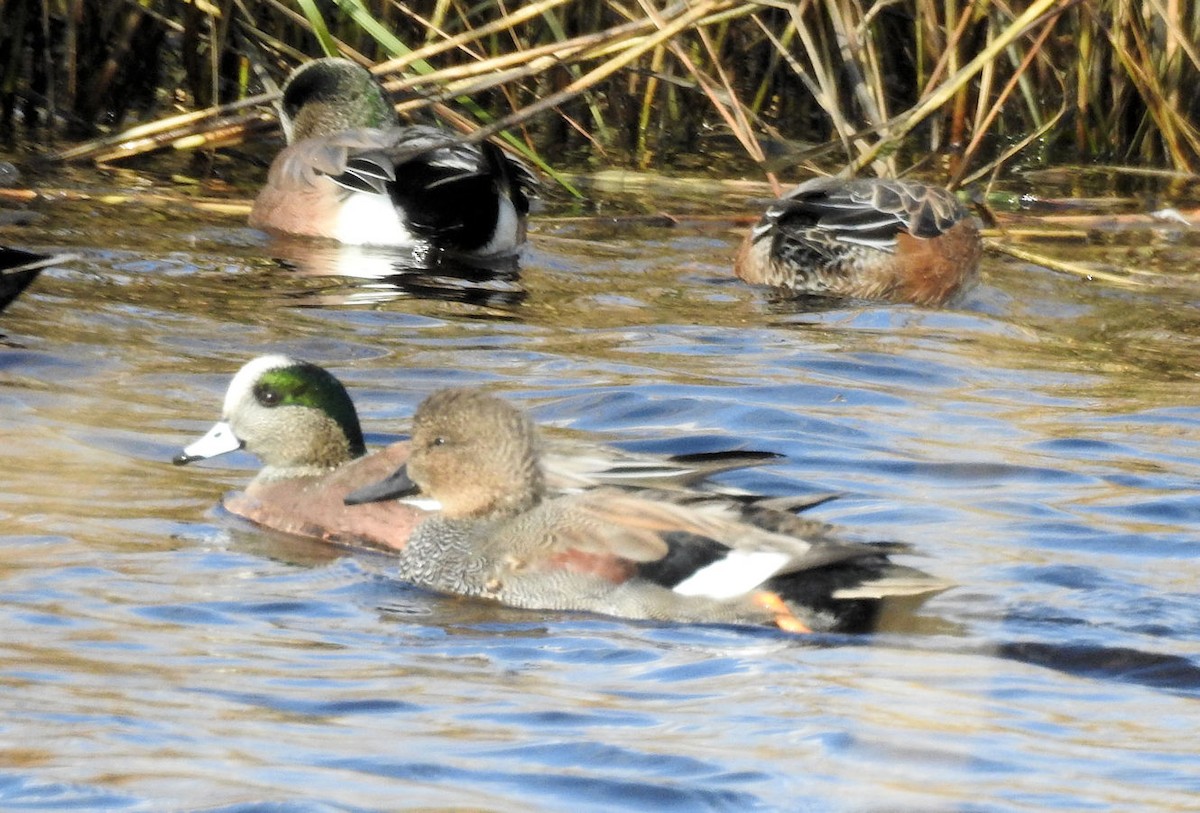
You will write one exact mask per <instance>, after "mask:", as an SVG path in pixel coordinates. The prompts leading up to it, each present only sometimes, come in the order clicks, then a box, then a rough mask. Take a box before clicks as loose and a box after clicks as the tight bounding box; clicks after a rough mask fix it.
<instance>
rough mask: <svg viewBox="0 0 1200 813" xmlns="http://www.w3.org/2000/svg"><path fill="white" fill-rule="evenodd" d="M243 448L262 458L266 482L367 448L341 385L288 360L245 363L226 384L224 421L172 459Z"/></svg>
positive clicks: (319, 468)
mask: <svg viewBox="0 0 1200 813" xmlns="http://www.w3.org/2000/svg"><path fill="white" fill-rule="evenodd" d="M243 448H244V449H246V450H247V451H248V452H251V453H252V454H254V455H256V456H257V457H258V458H259V459H260V460H262V462H263V464H264V468H263V470H262V472H261V473H260V475H259V477H260V478H263V479H277V478H290V477H301V476H307V475H312V474H320V473H323V472H327V471H329V470H331V469H333V468H336V467H338V466H340V465H342V464H344V463H346V462H347V461H349V460H352V459H354V458H356V457H359V456H361V455H362V454H363V453H364V451H365V448H364V446H363V437H362V429H361V428H360V427H359V423H358V414H357V413H356V412H355V409H354V403H353V402H352V401H351V400H350V396H349V394H348V393H347V392H346V389H345V387H343V386H342V384H341V382H339V381H338V380H337V379H336V378H335V377H334V376H333V375H332V374H330V373H329V372H328V371H327V370H325V369H324V368H322V367H318V366H317V365H315V364H309V363H307V362H304V361H299V360H297V359H294V358H290V357H288V356H283V355H270V356H259V357H258V358H256V359H253V360H252V361H249V362H247V363H246V364H245V365H244V366H243V367H242V369H241V370H239V371H238V373H237V375H235V376H234V377H233V380H232V381H231V382H230V383H229V389H228V390H227V391H226V393H225V406H224V409H223V411H222V413H221V420H220V421H219V422H217V423H216V424H215V425H214V426H213V427H212V429H210V430H209V431H208V433H207V434H206V435H205V436H204V437H202V438H200V439H199V440H197V441H196V442H195V443H192V444H191V445H189V446H188V447H187V448H185V449H184V450H183V454H181V455H179V456H177V457H176V458H175V461H174V462H175V463H176V464H177V465H185V464H187V463H191V462H193V461H196V460H203V459H206V458H209V457H215V456H217V455H221V454H225V453H226V452H232V451H234V450H236V449H243Z"/></svg>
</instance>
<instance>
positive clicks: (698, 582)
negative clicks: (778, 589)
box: [675, 550, 792, 599]
mask: <svg viewBox="0 0 1200 813" xmlns="http://www.w3.org/2000/svg"><path fill="white" fill-rule="evenodd" d="M791 560H792V557H791V556H789V555H788V554H786V553H781V552H779V551H770V550H758V551H741V550H732V551H730V552H729V554H728V555H727V556H725V558H723V559H720V560H718V561H716V562H713V563H712V564H710V565H707V566H705V567H702V568H700V569H699V570H697V571H696V572H695V573H693V574H692V575H691V576H689V577H687V578H686V579H684V580H683V581H681V582H680V583H679V584H677V585H675V592H676V593H679V594H681V595H684V596H706V597H708V598H716V599H727V598H733V597H735V596H741V595H744V594H746V593H749V592H750V591H751V590H753V589H755V588H756V587H759V586H761V585H762V583H763V582H765V581H766V580H767V579H769V578H771V577H772V576H774V575H775V574H776V573H778V572H779V569H780V568H782V567H783V566H784V565H786V564H787V563H788V562H790V561H791Z"/></svg>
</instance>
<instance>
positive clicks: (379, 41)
mask: <svg viewBox="0 0 1200 813" xmlns="http://www.w3.org/2000/svg"><path fill="white" fill-rule="evenodd" d="M1197 42H1200V4H1195V3H1179V2H1175V0H1145V2H1141V3H1129V2H1117V1H1116V0H1079V1H1078V2H1071V0H1033V1H1032V2H1025V3H1008V2H1003V0H978V1H977V2H970V1H969V0H938V1H937V2H934V0H890V1H885V2H865V1H864V0H824V2H818V1H817V0H798V1H797V2H777V1H776V0H756V1H755V2H747V0H681V1H680V2H671V1H670V0H596V1H595V2H593V1H592V0H589V1H588V2H583V0H540V1H539V2H532V3H511V2H504V0H469V1H468V0H420V1H419V2H397V0H336V1H335V2H329V0H325V1H324V2H318V0H257V1H253V0H158V1H157V2H146V1H145V0H124V1H123V2H112V1H111V0H56V2H51V0H0V132H2V134H3V136H4V137H5V138H6V139H8V141H9V142H10V143H12V142H13V141H14V140H19V141H21V142H23V143H32V142H37V143H44V142H46V141H48V140H51V138H53V139H58V140H59V146H60V147H61V146H62V144H61V142H62V141H63V140H66V141H71V142H78V141H81V140H82V141H83V143H82V144H77V145H76V146H74V147H72V148H71V149H66V150H62V151H61V152H59V153H57V154H58V155H60V156H61V157H64V158H68V159H83V158H88V159H92V160H104V161H112V160H117V159H119V158H122V157H125V156H129V155H133V154H137V153H139V152H145V151H150V150H154V149H158V148H162V147H167V146H174V147H177V148H178V147H185V148H192V147H207V146H213V145H219V144H222V143H231V142H234V141H237V140H239V139H242V138H245V137H246V135H247V134H248V133H250V132H253V131H255V130H259V129H262V128H265V127H268V126H270V124H271V118H272V117H271V115H270V112H269V106H268V103H269V101H270V100H271V99H272V95H273V92H274V91H275V83H277V82H278V81H280V79H281V78H282V77H283V76H284V75H285V74H286V72H287V70H288V69H289V68H290V67H292V66H294V65H296V64H297V63H299V62H301V61H303V60H304V59H307V58H310V57H313V56H318V55H321V54H322V53H323V52H329V51H334V50H336V51H338V52H340V53H342V54H343V55H346V56H348V57H350V58H352V59H356V60H359V61H362V62H363V63H365V64H373V65H376V66H377V67H376V71H377V74H378V75H379V77H380V78H381V79H382V80H383V81H384V82H385V84H386V86H387V88H388V89H389V91H391V92H393V93H394V94H396V98H397V100H398V101H399V100H403V102H404V103H403V104H402V105H401V110H402V111H403V110H410V111H415V110H417V109H418V108H432V110H433V112H434V113H436V115H438V116H439V117H440V118H442V119H443V120H444V121H447V122H448V123H449V124H451V125H452V126H456V127H459V128H460V129H463V130H464V131H475V133H476V136H475V137H480V138H482V137H486V136H488V135H492V134H495V133H499V132H503V133H504V134H505V137H506V138H507V139H509V141H510V143H513V144H514V145H517V146H519V148H521V149H522V150H524V151H525V152H526V153H527V154H530V155H533V156H540V157H541V158H542V159H543V160H544V162H545V163H546V164H556V165H559V164H562V163H563V161H564V156H571V155H576V156H579V160H581V161H586V160H589V159H591V160H594V161H595V163H596V164H597V165H603V166H614V165H625V166H639V167H646V166H650V165H652V164H654V165H658V164H662V163H666V164H668V165H676V166H682V167H689V166H695V165H697V164H698V163H699V164H700V165H701V166H703V167H705V168H708V169H711V165H712V163H713V160H712V159H711V158H701V159H699V162H698V159H697V156H707V155H711V154H712V153H713V152H714V151H717V152H719V153H720V154H725V155H729V154H733V155H738V156H744V157H745V159H746V163H745V166H744V167H741V169H751V168H752V167H753V166H758V167H760V168H761V171H763V172H765V173H766V174H767V175H768V176H770V175H771V174H772V173H773V172H775V171H778V170H780V169H782V168H789V169H790V168H791V167H794V166H796V165H798V164H805V163H812V164H814V165H816V164H819V165H822V166H826V167H830V166H836V167H840V166H843V165H849V166H850V167H851V168H852V169H854V170H866V171H871V172H877V173H887V174H894V173H898V172H903V171H907V170H909V169H912V168H913V167H917V168H918V169H919V170H920V171H922V172H924V173H926V174H932V175H937V176H940V177H942V178H943V179H944V180H947V181H949V182H950V183H952V184H954V185H958V184H961V183H965V182H967V181H970V180H973V179H978V178H984V177H987V176H988V175H989V174H991V173H994V172H996V171H997V170H998V169H1000V168H1002V167H1003V166H1004V165H1005V164H1006V163H1007V162H1012V161H1021V162H1023V163H1026V164H1030V163H1039V162H1042V161H1045V160H1048V159H1055V160H1064V159H1065V160H1070V161H1081V160H1094V161H1110V162H1119V163H1126V164H1133V165H1138V166H1150V167H1156V168H1163V169H1173V170H1177V171H1182V172H1196V171H1197V170H1198V169H1200V129H1198V127H1197V121H1200V94H1197V93H1196V92H1195V88H1196V87H1197V84H1198V83H1200V49H1198V48H1197V45H1196V43H1197ZM722 169H724V170H725V171H726V172H728V171H729V170H730V169H731V167H729V166H724V167H722Z"/></svg>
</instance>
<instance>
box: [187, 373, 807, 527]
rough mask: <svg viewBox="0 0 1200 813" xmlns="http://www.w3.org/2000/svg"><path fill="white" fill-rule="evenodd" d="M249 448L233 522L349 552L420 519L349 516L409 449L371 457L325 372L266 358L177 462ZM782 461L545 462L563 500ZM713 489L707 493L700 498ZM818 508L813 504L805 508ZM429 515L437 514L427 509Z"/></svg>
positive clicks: (592, 450) (619, 456)
mask: <svg viewBox="0 0 1200 813" xmlns="http://www.w3.org/2000/svg"><path fill="white" fill-rule="evenodd" d="M237 449H245V450H247V451H249V452H250V453H252V454H254V455H256V456H257V457H258V458H259V459H260V460H261V461H262V463H263V468H262V469H261V470H260V471H259V473H258V474H257V475H256V476H255V477H254V479H253V480H252V481H251V482H250V484H249V485H248V486H247V488H246V490H245V492H242V493H235V494H230V495H227V496H226V497H225V498H224V500H223V505H224V506H225V508H226V509H227V510H229V511H230V512H231V513H233V514H236V515H238V516H241V517H244V518H246V519H249V520H251V521H253V522H256V523H258V524H260V525H264V526H266V527H269V528H273V529H276V530H280V531H285V532H287V533H292V534H297V535H301V536H309V537H314V538H317V539H323V540H326V541H332V542H340V543H344V544H348V545H365V546H371V547H381V548H389V549H397V548H401V547H403V546H404V544H405V542H406V541H407V539H408V535H409V533H410V532H411V530H412V528H413V527H414V526H415V524H416V523H417V521H418V520H419V519H420V518H421V517H422V516H423V515H424V512H423V511H422V510H421V509H420V508H418V507H414V506H412V505H409V504H405V503H395V502H390V503H378V504H375V505H371V506H363V507H355V508H350V507H347V506H346V505H345V504H344V503H343V498H344V497H345V496H346V495H347V494H348V493H349V492H351V491H353V490H355V489H358V488H361V487H363V486H366V485H368V484H370V483H374V482H376V481H378V480H381V479H383V478H385V477H387V476H388V475H390V474H392V473H393V472H394V471H395V470H396V469H397V467H399V466H401V465H402V464H403V463H404V462H405V461H406V460H407V459H408V449H409V444H408V443H407V442H403V441H402V442H398V443H393V444H391V445H389V446H386V447H384V448H382V449H379V450H376V451H373V452H371V453H369V454H368V453H367V450H366V447H365V445H364V443H363V434H362V429H361V427H360V424H359V420H358V413H357V410H356V409H355V408H354V402H353V401H352V400H351V398H350V395H349V393H348V392H347V391H346V388H345V387H344V386H343V385H342V383H341V382H340V381H338V379H337V378H336V377H335V376H334V375H333V374H332V373H330V372H329V371H328V370H326V369H324V368H323V367H320V366H318V365H316V364H310V363H308V362H304V361H300V360H298V359H294V358H291V357H288V356H284V355H268V356H260V357H258V358H255V359H253V360H251V361H249V362H247V363H246V364H245V365H244V366H243V367H242V368H241V369H240V370H239V371H238V372H237V374H236V375H235V376H234V377H233V379H232V381H230V383H229V387H228V389H227V391H226V394H225V403H224V407H223V409H222V413H221V420H220V421H219V422H217V423H216V424H215V425H214V426H213V427H212V428H211V429H210V430H209V431H208V433H207V434H206V435H204V437H202V438H200V439H199V440H197V441H196V442H194V443H192V444H190V445H189V446H188V447H187V448H186V449H184V450H183V453H182V454H180V455H178V456H177V457H176V458H175V461H174V462H175V463H176V464H178V465H185V464H188V463H192V462H195V461H197V460H204V459H207V458H211V457H216V456H218V455H222V454H225V453H227V452H232V451H235V450H237ZM775 457H777V455H772V454H769V453H762V452H753V451H733V452H715V453H708V454H696V455H680V456H675V457H655V456H650V455H637V454H631V453H626V452H621V451H619V450H616V449H611V448H607V447H602V446H599V445H595V444H583V443H575V442H571V443H568V444H564V445H563V446H561V447H560V448H559V449H558V450H557V452H556V453H555V452H552V453H550V454H548V455H547V468H548V472H549V473H548V479H549V482H550V485H551V487H552V488H554V489H556V490H559V491H580V490H584V489H588V488H594V487H596V486H597V485H600V484H604V483H607V484H611V485H617V486H626V487H638V486H644V485H647V484H654V485H656V486H659V487H662V488H667V489H678V490H682V491H688V492H690V491H692V490H693V489H696V490H700V491H702V492H703V493H705V494H712V493H713V491H718V492H719V493H721V494H722V495H724V496H726V497H727V498H728V499H733V500H750V499H751V498H750V497H749V496H747V495H740V494H734V493H733V491H732V490H729V489H719V488H718V487H717V486H715V485H705V481H706V478H708V477H709V476H710V475H712V474H714V473H716V472H719V471H724V470H727V469H731V468H740V467H743V466H749V465H757V464H759V463H763V462H768V461H769V460H771V459H774V458H775ZM705 488H709V489H710V491H703V489H705ZM818 501H819V500H810V501H809V502H808V503H806V504H805V505H803V506H800V507H807V506H808V505H811V504H813V503H815V502H818ZM426 506H427V507H435V506H431V505H429V504H428V503H426Z"/></svg>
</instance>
